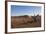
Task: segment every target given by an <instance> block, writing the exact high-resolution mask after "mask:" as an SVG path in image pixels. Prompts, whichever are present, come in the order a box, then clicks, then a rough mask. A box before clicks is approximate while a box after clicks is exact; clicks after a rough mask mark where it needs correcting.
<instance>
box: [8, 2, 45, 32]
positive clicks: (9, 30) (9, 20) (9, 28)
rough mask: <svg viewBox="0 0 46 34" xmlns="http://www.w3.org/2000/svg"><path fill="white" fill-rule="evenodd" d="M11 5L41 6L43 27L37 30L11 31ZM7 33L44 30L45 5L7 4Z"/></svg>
mask: <svg viewBox="0 0 46 34" xmlns="http://www.w3.org/2000/svg"><path fill="white" fill-rule="evenodd" d="M11 5H22V6H41V8H42V9H41V27H35V28H14V29H11ZM7 11H8V15H7V16H8V17H7V24H8V25H7V28H8V29H7V31H8V32H23V31H39V30H44V4H37V3H20V2H7Z"/></svg>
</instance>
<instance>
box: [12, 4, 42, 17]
mask: <svg viewBox="0 0 46 34" xmlns="http://www.w3.org/2000/svg"><path fill="white" fill-rule="evenodd" d="M40 13H41V7H40V6H20V5H11V16H21V15H29V16H33V15H34V14H35V15H37V14H40Z"/></svg>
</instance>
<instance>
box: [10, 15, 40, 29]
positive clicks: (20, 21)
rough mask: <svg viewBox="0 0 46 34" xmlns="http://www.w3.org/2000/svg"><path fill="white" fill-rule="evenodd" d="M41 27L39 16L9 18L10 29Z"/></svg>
mask: <svg viewBox="0 0 46 34" xmlns="http://www.w3.org/2000/svg"><path fill="white" fill-rule="evenodd" d="M40 26H41V16H39V15H37V16H28V15H24V16H12V17H11V27H12V28H20V27H22V28H23V27H40Z"/></svg>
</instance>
